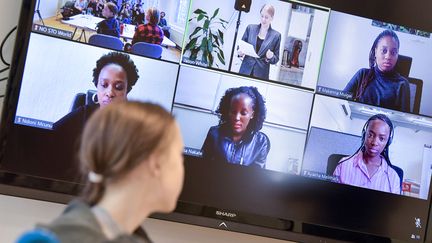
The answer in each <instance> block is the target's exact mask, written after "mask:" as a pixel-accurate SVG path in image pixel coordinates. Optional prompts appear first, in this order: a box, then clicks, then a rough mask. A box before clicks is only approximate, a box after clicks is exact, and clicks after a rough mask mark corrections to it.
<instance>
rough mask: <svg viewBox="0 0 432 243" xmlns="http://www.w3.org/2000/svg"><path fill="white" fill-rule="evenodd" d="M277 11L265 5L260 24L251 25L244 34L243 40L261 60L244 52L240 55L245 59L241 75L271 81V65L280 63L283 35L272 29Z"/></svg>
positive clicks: (239, 52) (240, 52)
mask: <svg viewBox="0 0 432 243" xmlns="http://www.w3.org/2000/svg"><path fill="white" fill-rule="evenodd" d="M274 12H275V9H274V7H273V6H272V5H269V4H265V5H264V6H262V8H261V11H260V13H261V21H260V24H250V25H248V27H247V28H246V31H245V33H244V34H243V37H242V40H243V41H245V42H248V43H250V44H251V45H252V46H253V47H254V48H255V52H256V53H257V54H258V56H259V58H255V57H251V56H247V55H245V54H244V53H243V52H242V50H239V51H238V55H239V56H240V57H243V61H242V64H241V66H240V71H239V73H241V74H246V75H249V76H251V77H256V78H262V79H269V72H270V64H276V63H277V62H278V61H279V49H280V42H281V34H280V33H279V32H278V31H276V30H274V29H273V28H272V27H271V22H272V20H273V17H274Z"/></svg>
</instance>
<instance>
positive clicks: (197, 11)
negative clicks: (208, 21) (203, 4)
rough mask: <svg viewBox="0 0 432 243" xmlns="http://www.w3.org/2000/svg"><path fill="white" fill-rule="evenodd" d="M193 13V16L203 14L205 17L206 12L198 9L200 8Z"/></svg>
mask: <svg viewBox="0 0 432 243" xmlns="http://www.w3.org/2000/svg"><path fill="white" fill-rule="evenodd" d="M193 13H194V14H204V15H206V16H207V12H206V11H204V10H202V9H200V8H198V9H196V10H195V11H194V12H193Z"/></svg>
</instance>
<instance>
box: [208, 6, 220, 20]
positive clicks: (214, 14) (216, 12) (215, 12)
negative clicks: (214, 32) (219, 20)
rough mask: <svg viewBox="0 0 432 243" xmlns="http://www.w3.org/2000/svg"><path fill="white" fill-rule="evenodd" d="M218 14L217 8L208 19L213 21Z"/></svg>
mask: <svg viewBox="0 0 432 243" xmlns="http://www.w3.org/2000/svg"><path fill="white" fill-rule="evenodd" d="M218 13H219V8H217V9H216V10H215V11H214V13H213V16H212V17H211V18H210V19H214V17H216V15H217V14H218Z"/></svg>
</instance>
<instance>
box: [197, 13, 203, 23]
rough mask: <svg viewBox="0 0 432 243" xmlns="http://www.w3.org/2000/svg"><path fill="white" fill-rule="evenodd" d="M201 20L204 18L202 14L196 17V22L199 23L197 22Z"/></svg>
mask: <svg viewBox="0 0 432 243" xmlns="http://www.w3.org/2000/svg"><path fill="white" fill-rule="evenodd" d="M203 18H204V14H200V15H198V18H197V21H198V22H199V21H201V20H202V19H203Z"/></svg>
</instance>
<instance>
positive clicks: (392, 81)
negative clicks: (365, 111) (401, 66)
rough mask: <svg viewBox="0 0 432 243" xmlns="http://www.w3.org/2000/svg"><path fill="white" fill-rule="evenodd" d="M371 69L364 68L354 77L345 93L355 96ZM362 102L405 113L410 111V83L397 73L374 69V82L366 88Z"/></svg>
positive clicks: (361, 98) (360, 99)
mask: <svg viewBox="0 0 432 243" xmlns="http://www.w3.org/2000/svg"><path fill="white" fill-rule="evenodd" d="M369 70H370V69H366V68H362V69H360V70H359V71H357V73H356V74H355V75H354V77H352V79H351V80H350V81H349V83H348V84H347V85H346V87H345V89H344V91H345V92H350V93H352V94H353V97H354V96H355V93H356V92H357V89H358V88H359V87H360V83H361V81H362V80H363V79H364V78H365V77H366V76H367V74H368V72H369ZM359 101H360V102H363V103H366V104H370V105H376V106H381V107H384V108H388V109H394V110H399V111H404V112H409V111H410V88H409V82H408V80H407V79H406V78H404V77H402V76H401V75H400V74H399V73H397V72H386V73H383V72H381V71H380V70H379V69H378V68H377V67H374V68H373V78H372V81H370V83H369V84H368V85H367V86H366V88H365V90H364V92H363V94H362V96H361V97H360V98H359Z"/></svg>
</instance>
